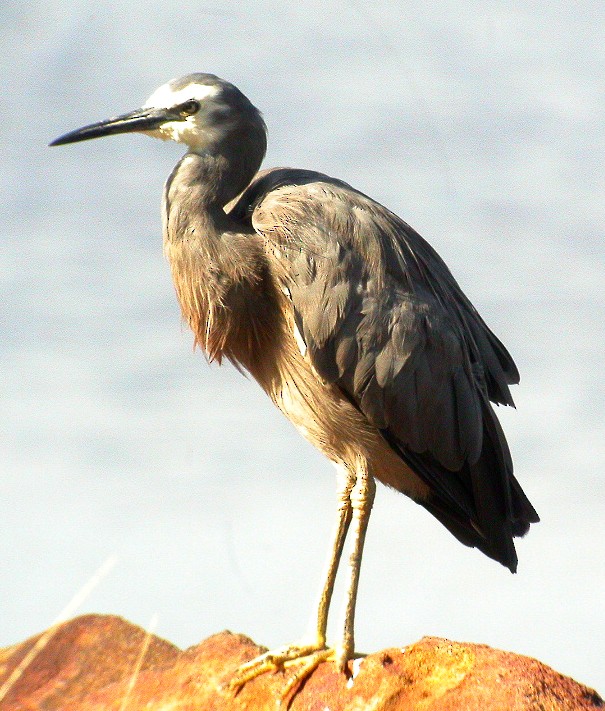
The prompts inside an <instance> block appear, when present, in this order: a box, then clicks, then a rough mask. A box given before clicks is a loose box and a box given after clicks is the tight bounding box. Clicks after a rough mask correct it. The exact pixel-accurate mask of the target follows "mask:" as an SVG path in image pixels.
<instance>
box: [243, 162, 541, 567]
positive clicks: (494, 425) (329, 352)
mask: <svg viewBox="0 0 605 711" xmlns="http://www.w3.org/2000/svg"><path fill="white" fill-rule="evenodd" d="M231 215H232V216H233V217H234V218H235V219H237V220H241V221H245V220H249V221H250V222H251V224H252V226H253V227H254V229H255V230H256V231H257V232H259V233H260V234H262V235H263V236H264V237H266V238H267V240H269V241H270V242H272V243H274V244H276V245H278V246H279V247H280V249H282V250H283V252H284V254H285V255H286V258H285V259H284V260H283V261H284V264H285V265H286V269H287V271H288V274H289V277H290V279H291V286H290V295H291V298H292V303H293V305H294V312H295V318H296V323H297V326H298V328H299V330H300V332H301V334H302V336H303V338H304V341H305V343H306V345H307V347H308V349H309V354H310V357H311V360H312V362H313V365H314V367H315V369H316V370H317V372H318V373H319V375H320V376H321V377H322V378H324V379H325V380H326V381H328V382H331V383H335V384H337V385H338V386H339V387H340V388H341V389H342V390H343V392H344V393H345V394H346V396H347V397H348V398H349V399H350V400H351V402H352V403H354V405H355V406H356V407H357V408H358V409H359V410H360V411H361V412H362V413H363V414H364V415H365V416H366V417H367V418H368V420H369V421H370V422H371V423H372V424H373V425H374V426H375V427H376V428H377V429H379V430H380V432H381V433H382V435H383V436H384V438H385V439H386V440H387V442H388V443H389V444H390V445H391V447H392V448H393V449H394V450H395V451H396V452H397V454H398V455H399V456H401V457H402V459H403V460H404V461H405V462H406V463H407V464H408V465H409V466H410V468H411V469H413V470H414V471H415V473H416V474H418V475H419V476H420V477H421V478H422V479H423V481H425V482H426V483H427V484H428V485H429V486H430V488H431V496H430V497H429V498H428V499H426V500H419V501H418V503H420V504H421V505H423V506H424V507H425V508H426V509H428V510H429V511H430V512H431V513H432V514H433V515H434V516H436V517H437V518H438V519H439V520H440V521H441V522H442V523H443V524H444V525H445V526H446V527H447V528H448V529H449V530H450V531H451V532H452V533H453V534H454V535H455V536H456V537H457V538H458V539H459V540H461V541H462V542H463V543H465V544H466V545H471V546H476V547H478V548H479V549H480V550H482V551H483V552H484V553H486V554H487V555H489V556H490V557H492V558H494V559H496V560H498V561H499V562H501V563H503V564H504V565H506V566H507V567H508V568H510V569H511V571H513V572H514V571H515V570H516V567H517V556H516V553H515V548H514V545H513V543H512V538H513V536H522V535H524V534H525V533H526V532H527V530H528V529H529V524H530V523H532V522H535V521H537V520H538V517H537V514H536V512H535V511H534V509H533V507H532V506H531V504H530V503H529V501H528V500H527V497H526V496H525V495H524V493H523V491H522V490H521V488H520V486H519V484H518V482H517V481H516V479H515V478H514V476H513V467H512V460H511V457H510V453H509V449H508V445H507V443H506V439H505V437H504V433H503V432H502V429H501V428H500V426H499V424H498V421H497V418H496V416H495V414H494V412H493V410H492V408H491V406H490V404H489V400H491V401H492V402H496V403H500V404H506V405H513V399H512V396H511V394H510V390H509V387H508V386H509V385H510V384H515V383H518V382H519V373H518V371H517V368H516V366H515V364H514V362H513V360H512V358H511V356H510V355H509V353H508V351H507V350H506V348H505V347H504V346H503V345H502V343H501V342H500V341H499V340H498V338H497V337H496V336H495V335H494V334H493V333H492V332H491V331H490V329H489V328H488V327H487V326H486V324H485V322H484V321H483V319H482V318H481V316H480V315H479V314H478V313H477V311H476V309H475V308H474V307H473V305H472V304H471V303H470V301H469V300H468V299H467V297H466V296H465V295H464V294H463V292H462V290H461V289H460V287H459V285H458V283H457V282H456V280H455V279H454V277H453V276H452V274H451V272H450V271H449V269H448V268H447V266H446V265H445V263H444V262H443V260H442V259H441V258H440V257H439V255H438V254H437V253H436V252H435V250H434V249H433V248H432V247H431V246H430V245H429V244H428V243H427V242H426V241H425V240H424V239H423V238H422V237H421V236H420V235H419V234H418V233H417V232H415V231H414V230H413V229H412V228H411V227H410V226H409V225H407V224H406V223H405V222H404V221H403V220H401V219H400V218H399V217H397V216H396V215H394V214H393V213H392V212H390V211H389V210H387V209H386V208H384V207H383V206H382V205H379V204H378V203H376V202H375V201H373V200H372V199H371V198H369V197H367V196H365V195H363V194H362V193H360V192H358V191H356V190H354V189H353V188H351V187H350V186H349V185H347V184H346V183H344V182H342V181H339V180H335V179H333V178H329V177H328V176H325V175H322V174H320V173H314V172H311V171H303V170H292V169H273V170H270V171H267V172H264V173H260V174H259V175H258V176H257V177H256V179H255V180H254V181H253V183H252V184H251V186H250V187H249V188H248V190H246V192H245V193H244V194H243V195H242V196H241V198H240V200H239V202H238V203H237V205H236V206H235V207H234V208H233V210H232V212H231Z"/></svg>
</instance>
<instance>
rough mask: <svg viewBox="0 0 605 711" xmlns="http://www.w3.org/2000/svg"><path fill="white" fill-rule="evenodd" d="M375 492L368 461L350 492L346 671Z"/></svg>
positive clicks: (341, 652)
mask: <svg viewBox="0 0 605 711" xmlns="http://www.w3.org/2000/svg"><path fill="white" fill-rule="evenodd" d="M375 494H376V482H375V481H374V477H373V476H372V474H370V472H368V470H367V467H366V465H365V463H364V464H361V463H359V466H358V469H357V479H356V481H355V485H354V486H353V488H352V490H351V494H350V498H351V507H352V509H353V548H352V551H351V556H350V558H349V567H348V581H347V593H346V595H347V597H346V604H345V609H344V620H343V627H342V639H341V641H340V645H339V646H338V647H337V649H336V663H337V664H338V667H339V669H340V670H341V671H343V672H344V671H345V670H346V667H347V662H348V661H349V660H350V659H352V658H353V656H354V653H355V633H354V622H355V603H356V601H357V588H358V587H359V571H360V568H361V557H362V555H363V545H364V542H365V538H366V531H367V528H368V521H369V520H370V513H371V512H372V505H373V503H374V496H375Z"/></svg>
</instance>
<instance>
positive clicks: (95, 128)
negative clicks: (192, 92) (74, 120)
mask: <svg viewBox="0 0 605 711" xmlns="http://www.w3.org/2000/svg"><path fill="white" fill-rule="evenodd" d="M179 118H180V116H178V115H176V114H174V113H173V112H171V111H170V110H169V109H137V110H136V111H131V112H130V113H128V114H122V116H116V117H114V118H110V119H107V121H99V122H98V123H92V124H90V126H84V127H83V128H78V129H76V130H75V131H70V132H69V133H66V134H65V135H64V136H60V137H59V138H56V139H55V140H54V141H53V142H52V143H50V144H49V145H51V146H62V145H63V144H65V143H76V142H77V141H88V140H89V139H91V138H99V137H101V136H111V135H113V134H115V133H130V132H132V131H152V130H153V129H155V128H159V127H160V126H161V125H162V124H163V123H165V122H166V121H174V120H178V119H179Z"/></svg>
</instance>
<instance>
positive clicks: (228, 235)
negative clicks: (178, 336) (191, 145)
mask: <svg viewBox="0 0 605 711" xmlns="http://www.w3.org/2000/svg"><path fill="white" fill-rule="evenodd" d="M211 158H213V157H210V158H209V157H208V156H202V155H197V154H192V153H189V154H187V155H186V156H185V157H184V158H183V159H182V160H181V162H180V163H179V164H178V165H177V166H176V168H175V169H174V171H173V173H172V175H171V176H170V178H169V179H168V181H167V183H166V188H165V192H164V249H165V252H166V256H167V257H168V261H169V262H170V266H171V270H172V277H173V281H174V285H175V288H176V292H177V296H178V299H179V303H180V305H181V311H182V314H183V318H184V319H185V321H186V322H187V323H188V325H189V326H190V327H191V329H192V331H193V333H194V335H195V340H196V343H197V344H198V345H199V346H200V347H201V348H203V350H204V351H205V352H206V354H207V355H208V357H209V358H210V359H217V360H219V361H220V359H221V358H222V357H223V356H225V357H227V358H229V359H231V360H232V361H234V362H236V363H238V364H239V365H242V366H243V367H244V368H246V369H248V370H250V367H251V365H252V364H253V361H254V358H255V353H256V352H258V351H260V350H261V349H262V344H261V343H260V339H262V333H263V331H264V324H263V320H264V319H267V318H268V317H269V311H270V309H271V308H272V306H271V303H270V300H268V294H267V288H266V278H267V277H266V274H267V265H266V257H265V252H264V249H263V246H262V240H261V238H260V237H259V236H258V235H257V234H256V233H255V232H254V231H253V230H251V229H250V228H246V227H244V226H243V225H240V224H239V223H238V222H236V221H235V220H232V219H231V218H230V217H228V215H226V214H225V212H224V210H223V206H224V205H225V204H226V202H227V201H228V200H230V199H231V198H232V197H235V195H236V194H237V193H233V190H235V189H236V188H232V189H231V190H228V189H226V188H225V187H224V185H225V181H226V179H227V178H226V176H225V174H224V173H222V174H221V170H224V165H222V162H221V161H220V160H219V161H218V162H214V165H213V159H211ZM236 177H237V176H236ZM251 178H252V176H249V177H248V176H241V177H240V178H239V180H240V182H239V184H238V185H237V192H240V191H241V190H242V189H243V187H245V185H244V186H243V187H241V182H243V181H244V179H245V182H246V185H247V184H248V182H249V181H250V179H251ZM232 185H235V183H232Z"/></svg>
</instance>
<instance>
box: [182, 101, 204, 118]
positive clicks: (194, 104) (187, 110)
mask: <svg viewBox="0 0 605 711" xmlns="http://www.w3.org/2000/svg"><path fill="white" fill-rule="evenodd" d="M199 110H200V103H199V101H195V99H191V100H190V101H186V102H185V103H184V104H181V105H180V106H179V114H180V115H181V116H192V115H193V114H196V113H197V112H198V111H199Z"/></svg>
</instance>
